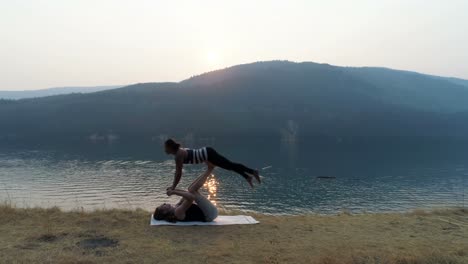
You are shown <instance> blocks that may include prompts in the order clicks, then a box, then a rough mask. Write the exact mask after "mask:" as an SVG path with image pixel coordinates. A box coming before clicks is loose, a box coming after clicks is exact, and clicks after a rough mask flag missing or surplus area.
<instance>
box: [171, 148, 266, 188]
mask: <svg viewBox="0 0 468 264" xmlns="http://www.w3.org/2000/svg"><path fill="white" fill-rule="evenodd" d="M164 149H165V151H166V153H167V154H170V155H174V157H175V164H176V171H175V175H174V182H173V183H172V186H171V187H169V188H168V190H169V189H171V190H175V188H176V186H177V184H179V181H180V178H181V177H182V168H183V166H184V164H200V163H205V164H206V165H207V166H208V168H212V167H220V168H223V169H225V170H230V171H234V172H237V173H238V174H240V175H241V176H242V177H244V179H245V180H246V181H247V182H248V183H249V185H250V186H251V187H252V188H253V182H252V179H253V178H255V179H256V180H257V181H258V183H261V180H260V176H259V174H258V171H257V170H254V169H251V168H249V167H246V166H244V165H242V164H240V163H235V162H232V161H230V160H228V159H227V158H225V157H223V156H221V155H220V154H219V153H218V152H216V150H214V149H213V148H211V147H203V148H199V149H189V148H182V147H181V146H180V144H179V143H177V142H175V141H174V140H173V139H168V140H166V142H165V143H164Z"/></svg>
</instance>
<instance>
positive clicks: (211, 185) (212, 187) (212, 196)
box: [203, 174, 219, 205]
mask: <svg viewBox="0 0 468 264" xmlns="http://www.w3.org/2000/svg"><path fill="white" fill-rule="evenodd" d="M218 184H219V183H218V181H217V180H216V177H215V176H214V174H211V175H210V177H209V178H208V179H207V180H206V182H205V184H204V185H203V186H204V187H205V188H206V189H207V190H208V196H207V198H208V200H210V202H212V203H213V204H214V205H216V192H217V189H218Z"/></svg>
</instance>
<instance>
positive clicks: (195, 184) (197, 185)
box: [188, 167, 213, 192]
mask: <svg viewBox="0 0 468 264" xmlns="http://www.w3.org/2000/svg"><path fill="white" fill-rule="evenodd" d="M212 172H213V168H212V167H208V170H207V171H206V172H205V173H203V174H202V175H200V176H198V178H196V179H195V180H194V181H193V182H192V184H190V186H189V187H188V191H189V192H197V191H198V190H199V189H200V188H201V187H202V186H203V184H205V182H206V179H208V177H209V176H210V175H211V173H212Z"/></svg>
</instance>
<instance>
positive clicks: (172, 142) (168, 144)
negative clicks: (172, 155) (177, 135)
mask: <svg viewBox="0 0 468 264" xmlns="http://www.w3.org/2000/svg"><path fill="white" fill-rule="evenodd" d="M164 145H166V147H169V148H171V149H173V150H174V151H177V150H178V149H179V148H180V144H179V143H177V142H175V140H173V139H172V138H170V139H168V140H166V142H165V143H164Z"/></svg>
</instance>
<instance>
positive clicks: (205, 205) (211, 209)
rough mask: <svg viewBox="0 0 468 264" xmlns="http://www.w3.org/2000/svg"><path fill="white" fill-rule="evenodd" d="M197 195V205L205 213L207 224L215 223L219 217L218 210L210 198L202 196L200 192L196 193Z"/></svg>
mask: <svg viewBox="0 0 468 264" xmlns="http://www.w3.org/2000/svg"><path fill="white" fill-rule="evenodd" d="M194 195H195V202H196V203H197V205H198V207H200V209H201V210H202V211H203V214H204V215H205V220H206V221H207V222H211V221H213V220H214V219H215V218H216V217H218V208H216V206H215V205H214V204H213V203H211V201H210V200H208V198H206V197H205V196H203V195H201V194H200V193H199V192H198V191H197V192H194Z"/></svg>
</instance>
